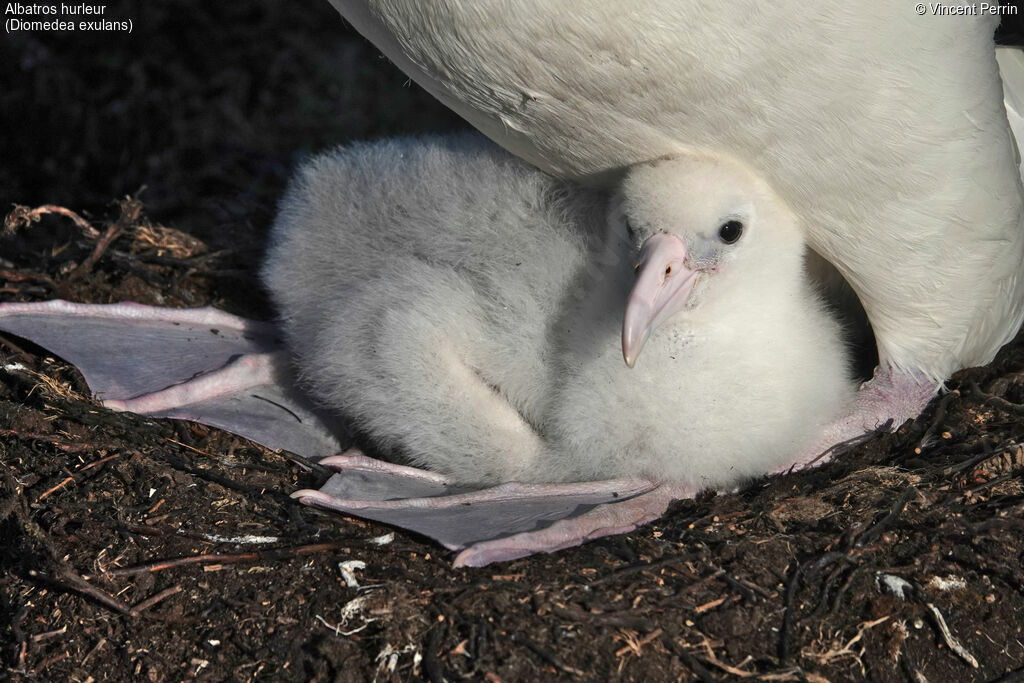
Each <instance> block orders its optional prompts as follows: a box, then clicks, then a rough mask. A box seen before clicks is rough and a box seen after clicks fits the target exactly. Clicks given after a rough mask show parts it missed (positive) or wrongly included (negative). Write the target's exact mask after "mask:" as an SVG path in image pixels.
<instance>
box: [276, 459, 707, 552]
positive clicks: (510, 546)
mask: <svg viewBox="0 0 1024 683" xmlns="http://www.w3.org/2000/svg"><path fill="white" fill-rule="evenodd" d="M320 462H321V464H323V465H327V466H329V467H332V468H334V469H336V470H337V471H338V473H337V474H335V475H334V476H333V477H332V478H331V479H330V480H328V482H327V483H326V484H325V485H324V486H323V488H321V489H320V490H319V491H313V490H303V491H297V492H295V493H293V494H292V496H293V497H294V498H298V499H299V500H300V501H301V502H303V503H306V504H308V505H315V506H317V507H323V508H328V509H332V510H339V511H341V512H346V513H349V514H353V515H356V516H359V517H365V518H368V519H373V520H376V521H379V522H384V523H386V524H392V525H395V526H399V527H402V528H405V529H410V530H412V531H415V532H417V533H420V534H423V535H424V536H428V537H430V538H433V539H434V540H436V541H438V542H440V543H441V544H442V545H444V546H445V547H447V548H449V549H450V550H459V551H461V552H460V553H459V555H458V556H457V557H456V558H455V564H456V566H475V567H479V566H483V565H486V564H490V563H491V562H498V561H503V560H512V559H516V558H519V557H525V556H527V555H532V554H534V553H539V552H553V551H555V550H560V549H562V548H568V547H571V546H575V545H579V544H581V543H584V542H586V541H589V540H593V539H595V538H600V537H602V536H609V535H612V534H622V533H626V532H629V531H632V530H633V529H636V528H637V527H639V526H641V525H643V524H646V523H648V522H650V521H652V520H654V519H657V518H658V517H660V516H661V515H662V514H663V513H664V512H665V509H666V508H667V507H668V505H669V503H670V502H671V501H673V500H677V499H680V498H686V497H691V496H693V495H694V494H695V493H696V491H693V490H690V489H684V488H683V487H676V486H670V485H667V484H661V483H658V482H654V481H650V480H644V479H611V480H605V481H594V482H581V483H575V484H520V483H515V482H513V483H507V484H501V485H499V486H494V487H491V488H485V489H479V490H473V489H467V488H465V487H458V486H454V485H452V484H451V483H450V482H449V481H448V480H447V479H445V478H444V477H443V476H440V475H437V474H434V473H431V472H425V471H423V470H418V469H415V468H411V467H403V466H401V465H392V464H390V463H385V462H381V461H379V460H374V459H372V458H368V457H366V456H364V455H362V454H361V453H360V452H358V451H355V450H352V451H349V452H347V453H345V454H342V455H337V456H332V457H330V458H325V459H324V460H321V461H320Z"/></svg>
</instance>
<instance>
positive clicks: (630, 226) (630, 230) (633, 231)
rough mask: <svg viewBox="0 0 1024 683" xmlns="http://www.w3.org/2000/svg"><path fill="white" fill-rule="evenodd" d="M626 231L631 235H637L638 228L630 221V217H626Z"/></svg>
mask: <svg viewBox="0 0 1024 683" xmlns="http://www.w3.org/2000/svg"><path fill="white" fill-rule="evenodd" d="M626 233H627V234H628V235H629V236H630V237H636V228H634V227H633V224H632V223H630V222H629V219H628V218H627V219H626Z"/></svg>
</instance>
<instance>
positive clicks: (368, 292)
mask: <svg viewBox="0 0 1024 683" xmlns="http://www.w3.org/2000/svg"><path fill="white" fill-rule="evenodd" d="M731 218H733V219H735V218H738V219H741V220H742V221H743V222H744V225H745V231H744V234H743V237H742V239H740V240H739V241H738V242H737V243H736V244H734V245H726V244H723V243H722V241H721V239H720V238H719V237H718V234H717V231H718V229H719V227H720V226H721V225H722V223H723V222H724V221H726V220H729V219H731ZM659 232H669V233H678V234H679V236H680V237H681V238H682V240H683V242H685V243H686V246H687V248H688V250H689V255H690V256H689V258H691V259H692V260H693V262H694V263H695V264H697V265H701V266H702V267H706V268H707V272H706V273H702V274H701V276H700V277H699V279H698V284H697V285H696V287H695V288H694V291H693V294H692V296H691V297H690V298H691V302H690V303H689V304H688V307H687V309H686V310H684V311H682V312H680V313H677V314H676V315H674V316H673V317H672V318H671V319H670V320H668V321H667V322H664V323H663V324H662V325H661V326H660V327H658V328H657V329H656V330H655V331H654V333H653V335H652V337H651V339H650V341H649V342H648V343H647V346H646V347H645V349H644V351H643V354H642V355H641V357H640V359H639V362H638V363H637V364H636V367H635V368H633V369H630V368H627V367H626V365H625V364H624V363H623V360H622V350H621V346H620V333H621V329H622V316H623V309H624V307H625V304H626V299H627V295H628V294H629V291H630V288H631V287H632V286H633V281H634V278H635V276H634V274H633V268H634V264H635V261H636V258H637V253H638V252H637V248H638V246H639V244H640V243H641V242H642V241H643V240H644V239H645V238H646V237H648V236H650V235H652V234H655V233H659ZM802 258H803V243H802V237H801V233H800V230H799V228H798V227H797V225H796V221H795V219H794V217H793V216H792V214H791V213H789V211H788V210H787V209H786V208H785V206H784V205H783V204H782V203H781V202H780V201H779V200H778V198H777V197H776V196H775V195H774V194H773V193H772V192H771V191H770V190H769V189H768V188H767V186H766V185H765V184H764V183H763V182H761V181H760V180H758V179H757V178H755V177H754V176H753V175H752V174H750V173H749V172H747V171H745V170H743V169H741V168H740V167H738V166H737V165H735V164H733V163H731V162H726V161H724V160H721V159H715V158H711V157H699V156H695V157H691V156H686V157H684V158H683V159H682V160H676V159H673V160H663V161H660V162H657V163H652V164H646V165H641V166H639V167H638V168H637V169H635V170H634V171H633V172H632V173H630V175H629V176H627V178H626V180H625V182H624V183H623V185H622V187H621V190H620V191H619V192H618V193H616V194H615V195H613V196H611V198H609V196H608V195H606V194H604V193H598V192H595V191H590V190H585V189H581V188H579V187H574V186H569V185H567V184H565V183H563V182H561V181H558V180H555V179H552V178H551V177H549V176H547V175H545V174H542V173H540V172H539V171H537V170H535V169H533V168H531V167H529V166H527V165H526V164H524V163H523V162H521V161H519V160H517V159H515V158H513V157H511V156H510V155H508V154H506V153H504V152H503V151H501V150H499V149H497V148H496V147H495V146H493V145H491V144H490V143H488V142H485V141H484V140H483V139H482V138H479V137H478V136H460V137H452V138H425V139H422V140H397V141H385V142H379V143H372V144H360V145H355V146H352V147H349V148H346V149H341V150H338V151H335V152H332V153H329V154H326V155H324V156H321V157H319V158H316V159H314V160H313V161H311V162H309V163H308V164H307V165H306V166H305V167H304V168H302V169H301V170H300V171H299V173H298V174H297V176H296V179H295V181H294V182H293V185H292V187H291V188H290V189H289V191H288V193H287V195H286V197H285V199H284V201H283V202H282V206H281V210H280V213H279V216H278V219H277V222H276V223H275V226H274V229H273V235H272V244H271V247H270V249H269V251H268V255H267V259H266V264H265V267H264V276H265V280H266V283H267V285H268V288H269V290H270V292H271V293H272V296H273V298H274V300H275V303H276V304H277V308H278V311H279V312H280V322H281V326H282V330H283V332H284V334H285V337H286V341H287V345H288V346H289V348H290V349H291V351H292V352H293V353H294V354H295V358H296V363H297V367H298V369H299V375H300V380H301V381H302V382H304V383H305V384H306V386H308V388H309V389H310V391H311V393H312V395H313V396H315V397H316V398H317V399H318V400H319V401H321V402H322V403H323V404H324V405H326V406H330V407H331V408H332V409H334V410H337V411H338V412H339V413H341V414H342V415H344V416H345V417H347V418H348V419H350V420H351V421H352V423H353V424H354V426H355V428H356V430H357V431H358V432H359V433H361V434H362V435H363V436H364V437H365V438H366V439H367V440H369V441H370V442H372V443H373V444H374V445H375V446H376V447H377V448H379V449H382V450H383V451H384V452H385V453H389V454H390V455H392V456H393V457H398V458H402V459H405V460H406V461H408V462H411V463H412V464H414V465H417V466H421V467H425V468H426V469H430V470H434V471H437V472H441V473H444V474H445V475H448V476H450V477H451V478H452V479H453V480H455V481H460V482H466V483H474V484H480V483H497V482H503V481H524V482H569V481H584V480H590V479H602V478H613V477H646V478H653V479H658V480H666V479H667V480H672V481H676V482H685V483H687V484H689V485H691V486H694V487H697V488H700V487H703V486H709V485H710V486H726V485H730V484H733V483H735V482H736V481H738V480H739V479H741V478H743V477H745V476H751V475H757V474H762V473H764V472H766V471H767V470H768V469H770V468H772V467H776V466H779V465H782V464H784V463H787V462H789V459H791V458H792V457H793V456H794V455H795V454H796V453H797V452H799V450H800V448H801V447H802V446H803V445H805V444H806V443H807V442H808V441H809V440H810V439H811V438H813V437H814V436H816V435H817V431H818V430H820V429H821V427H822V425H823V424H825V423H826V422H827V421H828V420H830V419H832V418H834V417H835V416H836V415H837V414H839V412H840V411H841V409H842V408H843V407H844V406H845V401H846V400H847V399H848V397H849V393H850V388H849V387H850V384H849V380H848V377H847V364H846V360H845V355H844V352H843V349H842V345H841V342H840V339H839V334H838V330H837V327H836V325H835V323H834V322H832V321H831V320H830V319H829V318H828V317H827V316H826V314H825V313H824V311H823V309H822V306H821V304H820V302H819V301H818V300H817V298H816V296H815V294H814V293H813V292H812V290H811V289H810V286H809V285H808V284H807V282H806V277H805V274H804V271H803V265H802Z"/></svg>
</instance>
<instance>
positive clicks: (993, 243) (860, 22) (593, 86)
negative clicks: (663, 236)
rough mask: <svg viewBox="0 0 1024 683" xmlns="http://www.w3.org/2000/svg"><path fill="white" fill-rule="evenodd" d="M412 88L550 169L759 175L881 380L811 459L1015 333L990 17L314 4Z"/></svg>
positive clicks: (903, 410)
mask: <svg viewBox="0 0 1024 683" xmlns="http://www.w3.org/2000/svg"><path fill="white" fill-rule="evenodd" d="M331 2H332V4H333V5H334V6H335V7H336V8H337V9H338V10H339V11H340V12H341V14H342V15H343V16H344V17H345V18H346V19H348V20H349V21H350V22H351V23H352V24H353V25H354V26H355V27H356V29H357V30H359V31H360V32H361V33H363V35H365V36H366V37H367V38H369V39H370V40H371V41H372V42H374V43H375V44H376V45H377V46H378V47H379V48H380V49H381V50H382V51H383V52H384V53H385V54H386V55H387V56H388V57H389V58H391V59H392V61H394V62H395V63H396V64H397V65H398V66H399V67H400V68H401V69H403V70H404V71H405V72H406V73H407V74H408V75H409V76H411V77H412V78H413V79H414V80H416V81H417V82H418V83H420V84H421V85H422V86H424V87H425V88H426V89H427V90H429V91H430V92H431V93H433V94H434V95H435V96H436V97H438V98H439V99H440V100H441V101H442V102H444V103H445V104H447V105H448V106H450V107H451V108H452V109H454V110H455V111H456V112H458V113H459V114H460V115H462V116H463V117H464V118H466V119H467V120H468V121H469V122H470V123H472V124H473V125H474V126H476V127H477V128H478V129H480V130H481V131H483V132H484V133H485V134H486V135H488V136H489V137H491V138H492V139H494V140H495V141H497V142H498V143H500V144H501V145H503V146H504V147H506V148H507V149H509V150H510V151H512V152H513V153H515V154H517V155H519V156H521V157H523V158H524V159H527V160H528V161H530V162H532V163H533V164H535V165H537V166H538V167H540V168H541V169H543V170H546V171H548V172H550V173H553V174H555V175H557V176H562V177H567V178H573V179H577V180H581V181H583V182H585V183H595V184H605V183H614V182H616V181H617V179H618V177H619V176H620V175H621V173H622V171H623V170H624V169H625V168H628V167H629V166H631V165H633V164H635V163H637V162H643V161H647V160H650V159H653V158H658V157H662V156H665V155H670V154H673V153H676V152H680V151H685V150H687V149H689V148H691V147H698V148H705V149H714V150H719V151H721V152H722V153H723V154H727V155H730V156H732V157H736V158H739V159H743V160H745V161H746V162H748V163H749V164H750V165H751V166H752V167H754V169H755V170H756V171H757V172H759V173H761V174H763V175H764V177H766V178H767V179H768V180H769V182H770V183H771V184H772V186H773V187H774V188H776V190H777V191H778V192H779V193H780V194H781V195H782V197H783V199H784V200H785V201H786V202H787V203H788V204H789V205H790V206H791V207H793V208H794V210H795V211H796V212H797V214H798V215H799V217H800V220H801V223H802V224H803V225H804V226H806V229H807V232H808V235H807V238H808V242H809V244H810V245H811V247H812V248H813V249H814V250H815V251H816V252H817V253H819V254H820V255H822V256H823V257H825V259H827V260H828V261H829V262H830V263H832V264H833V265H834V266H835V267H836V269H838V271H839V272H840V273H841V274H842V276H843V277H844V278H845V279H846V281H847V282H849V284H850V285H851V286H852V287H853V289H854V291H855V292H856V294H857V295H858V297H859V299H860V301H861V303H862V304H863V306H864V309H865V311H866V312H867V314H868V317H869V319H870V321H871V324H872V326H873V329H874V333H875V338H876V342H877V345H878V352H879V357H880V366H879V368H878V369H877V370H876V373H875V378H874V380H873V381H872V382H869V383H867V384H866V385H864V387H862V389H861V391H860V398H859V400H858V403H857V407H856V409H855V410H854V411H853V412H852V414H851V415H849V416H848V417H847V418H845V419H843V420H840V421H839V422H837V423H836V424H835V425H833V427H832V428H831V429H829V430H827V433H826V434H824V435H823V438H822V440H821V442H820V445H827V444H828V443H829V442H833V441H836V440H840V439H843V438H847V437H850V436H854V435H856V434H857V433H859V432H862V431H864V430H867V429H872V428H874V427H876V426H877V425H879V424H881V423H883V422H885V421H886V420H888V419H894V420H895V421H896V422H897V423H898V422H901V421H903V420H904V419H906V418H911V417H915V416H916V415H917V414H918V413H919V412H920V410H921V409H922V408H923V407H924V404H925V403H926V402H927V401H928V399H929V398H930V397H931V396H932V395H933V393H934V391H935V389H936V388H937V386H938V385H939V383H940V382H941V381H942V380H944V379H945V378H947V377H948V376H949V375H950V374H951V373H952V372H954V371H955V370H957V369H959V368H962V367H966V366H970V365H976V364H983V363H985V362H988V361H989V360H991V358H992V357H993V356H994V354H995V352H996V351H997V350H998V349H999V347H1000V346H1002V345H1003V344H1004V343H1005V342H1006V341H1008V340H1009V339H1010V338H1011V337H1012V336H1013V334H1014V333H1015V332H1016V331H1017V329H1018V328H1019V327H1020V324H1021V320H1022V316H1024V296H1022V287H1024V283H1022V281H1021V278H1020V273H1021V267H1022V262H1024V231H1022V225H1021V221H1022V194H1021V185H1020V179H1019V176H1018V172H1017V162H1016V158H1015V148H1014V144H1013V142H1012V138H1011V136H1010V130H1009V128H1008V125H1007V120H1006V114H1005V111H1004V108H1003V94H1002V90H1001V82H1000V77H999V71H998V69H997V66H996V61H995V58H994V56H993V47H994V46H993V40H992V34H993V31H994V29H995V26H996V24H997V22H998V18H997V17H993V16H976V17H969V16H968V17H965V16H938V15H936V14H935V13H933V12H931V11H930V10H928V9H927V8H926V12H925V13H924V14H923V15H920V14H919V13H918V11H917V10H916V8H915V6H914V5H913V4H912V3H900V2H888V1H887V0H876V1H874V2H869V3H867V4H865V3H848V2H843V1H840V0H826V1H825V2H821V3H816V4H815V5H813V7H812V6H809V5H807V4H806V3H796V2H781V3H769V4H765V3H758V2H753V1H752V0H742V1H741V2H738V3H737V2H733V3H721V2H711V1H700V0H687V1H684V2H667V1H664V2H657V1H653V0H648V1H641V2H633V3H622V2H618V1H616V0H591V1H590V2H587V3H585V4H583V5H581V4H579V3H574V4H565V3H551V2H545V1H543V0H513V1H511V2H496V1H494V0H480V1H479V2H460V1H457V0H448V1H438V2H409V1H403V0H331Z"/></svg>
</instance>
